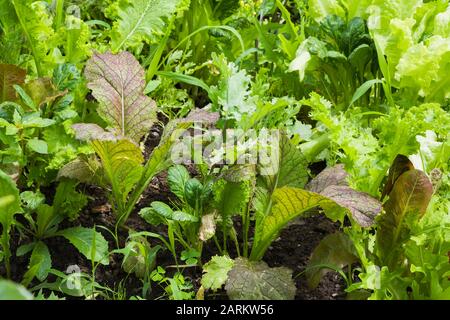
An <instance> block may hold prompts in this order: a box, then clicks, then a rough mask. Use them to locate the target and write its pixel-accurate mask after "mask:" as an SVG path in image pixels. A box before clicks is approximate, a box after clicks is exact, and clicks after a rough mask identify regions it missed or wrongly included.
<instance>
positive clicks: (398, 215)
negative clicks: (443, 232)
mask: <svg viewBox="0 0 450 320" xmlns="http://www.w3.org/2000/svg"><path fill="white" fill-rule="evenodd" d="M432 194H433V185H432V184H431V181H430V179H428V177H427V175H426V174H425V173H424V172H422V171H420V170H416V169H414V170H408V171H406V172H404V173H403V174H402V175H401V176H400V177H399V178H398V179H397V181H396V182H395V184H394V187H393V188H392V191H391V192H390V193H389V199H388V200H387V201H386V203H385V204H384V210H385V214H384V215H382V216H381V218H380V221H379V227H378V230H377V242H376V243H377V247H378V255H379V257H380V258H381V259H382V261H383V262H384V263H385V264H386V265H388V266H390V267H392V266H393V265H395V263H397V262H398V261H401V255H399V253H398V249H399V247H400V246H401V245H402V243H403V242H404V241H405V240H407V239H408V237H409V234H410V224H411V223H415V222H417V221H418V220H419V219H420V218H421V217H422V216H423V215H424V214H425V212H426V210H427V207H428V204H429V202H430V200H431V196H432Z"/></svg>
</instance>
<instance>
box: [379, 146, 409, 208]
mask: <svg viewBox="0 0 450 320" xmlns="http://www.w3.org/2000/svg"><path fill="white" fill-rule="evenodd" d="M413 169H414V165H413V164H412V162H411V161H409V159H408V157H406V156H404V155H401V154H399V155H397V157H395V160H394V162H393V163H392V165H391V167H390V168H389V176H388V178H387V181H386V184H385V185H384V189H383V193H382V194H381V200H383V199H384V197H385V196H387V195H388V194H389V193H390V192H391V191H392V188H393V187H394V184H395V181H397V179H398V178H399V177H400V176H401V175H402V174H403V173H404V172H406V171H409V170H413Z"/></svg>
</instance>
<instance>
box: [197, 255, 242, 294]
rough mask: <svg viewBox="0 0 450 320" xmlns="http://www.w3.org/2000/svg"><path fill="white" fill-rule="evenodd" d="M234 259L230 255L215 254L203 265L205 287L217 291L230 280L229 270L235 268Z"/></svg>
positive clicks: (203, 284)
mask: <svg viewBox="0 0 450 320" xmlns="http://www.w3.org/2000/svg"><path fill="white" fill-rule="evenodd" d="M233 266H234V260H233V259H231V258H230V257H228V256H217V255H216V256H213V257H212V258H211V260H210V261H209V262H207V263H205V264H204V265H203V276H202V279H201V284H202V286H203V288H205V289H211V290H212V291H217V290H218V289H220V288H222V286H223V285H224V284H225V283H226V282H227V280H228V272H229V271H230V270H231V269H232V268H233Z"/></svg>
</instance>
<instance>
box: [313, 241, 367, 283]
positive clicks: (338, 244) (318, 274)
mask: <svg viewBox="0 0 450 320" xmlns="http://www.w3.org/2000/svg"><path fill="white" fill-rule="evenodd" d="M357 261H359V258H358V254H357V252H356V249H355V247H354V246H353V243H352V241H351V239H350V238H349V237H348V236H347V235H346V234H344V233H341V232H336V233H333V234H330V235H327V236H326V237H325V238H323V239H322V240H321V241H320V243H319V245H318V246H317V247H316V248H315V249H314V251H313V253H312V255H311V258H310V260H309V263H308V267H307V271H306V277H307V279H308V285H309V287H310V288H316V287H317V286H318V284H319V282H320V280H321V279H322V277H323V276H324V275H325V274H327V273H328V272H329V271H332V269H331V268H329V267H327V266H331V267H334V268H338V269H342V268H343V267H345V266H349V265H351V264H352V263H354V262H357Z"/></svg>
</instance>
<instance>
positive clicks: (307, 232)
mask: <svg viewBox="0 0 450 320" xmlns="http://www.w3.org/2000/svg"><path fill="white" fill-rule="evenodd" d="M160 120H161V122H165V121H164V120H165V119H160ZM160 135H161V127H160V126H155V127H154V128H153V129H152V130H151V132H150V134H149V136H148V138H147V140H146V143H145V146H146V151H145V156H146V158H147V157H148V156H149V154H150V151H151V150H152V149H153V148H154V147H155V146H156V145H157V143H158V141H159V138H160ZM323 165H324V164H318V165H316V166H315V167H314V168H311V170H312V171H313V172H320V171H321V169H322V168H323ZM166 178H167V173H162V174H160V175H158V176H156V177H155V178H154V179H153V181H152V182H151V184H150V186H149V188H148V189H147V190H146V191H145V192H144V194H143V196H142V198H141V199H140V201H139V203H138V205H137V208H136V210H135V212H133V213H132V214H131V215H130V217H129V219H128V221H127V223H126V225H127V227H128V228H129V229H131V230H135V231H144V230H148V231H152V232H157V233H159V234H161V235H163V236H165V237H166V238H167V234H166V228H165V227H159V228H155V227H152V226H150V225H148V224H147V223H146V222H145V221H143V220H142V219H141V218H140V217H139V216H138V215H137V212H139V210H140V209H141V208H143V207H146V206H148V205H149V204H150V203H151V202H152V201H156V200H158V201H165V202H170V201H171V200H174V196H173V195H172V194H171V192H170V191H169V188H168V186H167V182H166ZM80 189H81V190H80V191H83V192H84V193H85V194H87V195H88V196H89V197H90V200H89V203H88V206H87V207H86V208H85V209H84V210H83V212H81V213H80V216H79V218H78V219H77V220H76V221H74V222H68V221H65V222H63V223H61V225H60V229H63V228H68V227H73V226H77V225H81V226H84V227H94V226H96V227H97V231H99V232H101V233H102V234H103V236H104V237H105V239H107V240H108V242H109V248H110V249H112V248H115V247H116V243H115V240H114V238H113V236H112V235H111V233H110V232H108V231H107V230H105V229H103V228H99V226H103V227H105V228H107V229H109V230H114V226H115V218H114V216H113V214H112V212H111V208H110V206H109V204H108V202H107V197H106V194H105V193H104V191H103V190H102V189H101V188H97V187H93V186H87V185H83V186H81V188H80ZM53 190H54V189H53ZM52 192H54V191H52V190H51V188H50V190H48V193H49V195H51V193H52ZM50 198H51V197H50ZM235 226H236V229H237V230H239V229H240V221H239V220H236V221H235ZM336 230H337V226H336V225H335V224H333V223H332V222H331V221H329V220H328V219H326V218H325V217H324V216H323V215H314V216H313V217H309V218H305V219H298V220H296V221H294V222H293V223H291V224H290V225H289V226H288V227H287V228H285V229H284V230H283V231H282V233H281V235H280V237H279V239H277V240H276V241H275V242H274V243H273V244H272V246H271V247H270V248H269V250H268V251H267V253H266V255H265V257H264V259H263V260H264V261H266V262H267V263H268V264H269V266H271V267H278V266H285V267H288V268H290V269H291V270H293V276H294V277H295V281H296V285H297V292H296V299H305V300H312V299H326V300H329V299H342V298H344V297H345V296H344V291H343V289H344V283H343V281H342V279H341V278H340V277H339V276H338V275H337V273H335V272H330V273H328V274H327V276H325V277H324V279H323V280H322V282H321V284H320V285H319V286H318V287H317V288H316V289H314V290H311V289H309V288H308V286H307V283H306V279H305V277H304V275H299V273H301V272H302V271H304V270H305V267H306V265H307V263H308V260H309V257H310V255H311V253H312V251H313V250H314V248H315V247H316V246H317V244H318V243H319V242H320V240H321V239H322V238H323V237H325V236H326V235H328V234H330V233H333V232H335V231H336ZM127 236H128V232H127V231H125V230H121V231H120V232H119V243H120V246H123V245H124V244H125V242H126V239H127ZM30 241H31V239H27V238H26V237H19V234H18V233H14V234H12V237H11V250H12V252H13V257H12V260H11V266H12V278H13V280H15V281H17V282H20V281H21V280H22V277H23V274H24V273H25V272H26V270H27V266H28V263H29V254H28V255H26V256H24V257H16V256H15V255H14V253H15V252H16V250H17V248H18V247H19V246H20V245H23V244H26V243H29V242H30ZM155 242H157V241H156V240H151V243H152V244H155ZM45 243H46V244H47V245H48V247H49V250H50V253H51V256H52V263H53V265H52V267H53V268H54V269H57V270H60V271H63V272H64V271H65V270H67V268H68V267H69V266H71V265H77V266H78V267H79V268H80V269H81V271H83V272H85V273H87V274H91V271H90V270H91V263H90V262H89V261H88V260H87V259H86V258H84V256H82V255H81V254H80V253H79V252H78V251H77V250H76V249H75V248H74V247H73V246H72V245H71V244H70V243H69V242H68V241H67V240H65V239H64V238H62V237H55V238H50V239H46V240H45ZM208 244H209V245H206V246H205V247H204V251H203V256H202V258H203V262H206V261H208V260H209V258H210V257H211V256H213V255H214V254H217V250H216V248H215V246H214V245H213V244H212V243H208ZM230 254H231V255H232V256H233V252H230ZM121 263H122V256H121V255H119V254H114V255H112V256H111V257H110V264H109V265H108V266H103V265H101V266H99V267H98V268H97V270H96V274H95V280H96V281H97V282H98V283H99V284H101V285H104V286H107V287H109V288H111V289H113V290H118V289H119V286H120V287H124V288H125V290H126V296H128V297H130V296H133V295H141V290H142V282H141V281H140V280H139V279H137V278H136V277H134V275H128V274H127V273H126V272H124V271H123V270H122V268H121ZM174 264H175V261H173V258H172V256H171V254H170V253H169V252H168V251H167V250H166V251H160V253H159V254H158V258H157V265H161V266H163V267H166V266H169V265H174ZM166 270H167V272H168V274H169V275H170V274H171V272H172V271H173V272H175V270H176V269H175V268H170V269H169V268H166ZM4 274H5V270H4V268H3V266H0V275H4ZM183 274H184V275H185V277H186V278H188V279H190V280H191V281H192V283H193V284H194V288H195V289H198V288H199V287H200V278H201V275H202V271H201V268H198V267H196V268H187V269H185V270H184V272H183ZM47 280H48V281H49V282H52V281H54V280H55V279H54V277H53V276H49V278H48V279H47ZM33 284H38V282H34V283H32V285H33ZM161 294H163V290H162V289H161V288H154V289H153V291H152V292H151V295H150V297H149V298H150V299H151V298H156V297H159V296H160V295H161ZM205 298H206V299H226V298H227V297H226V294H225V292H219V293H217V294H214V295H208V294H207V295H206V297H205Z"/></svg>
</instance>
